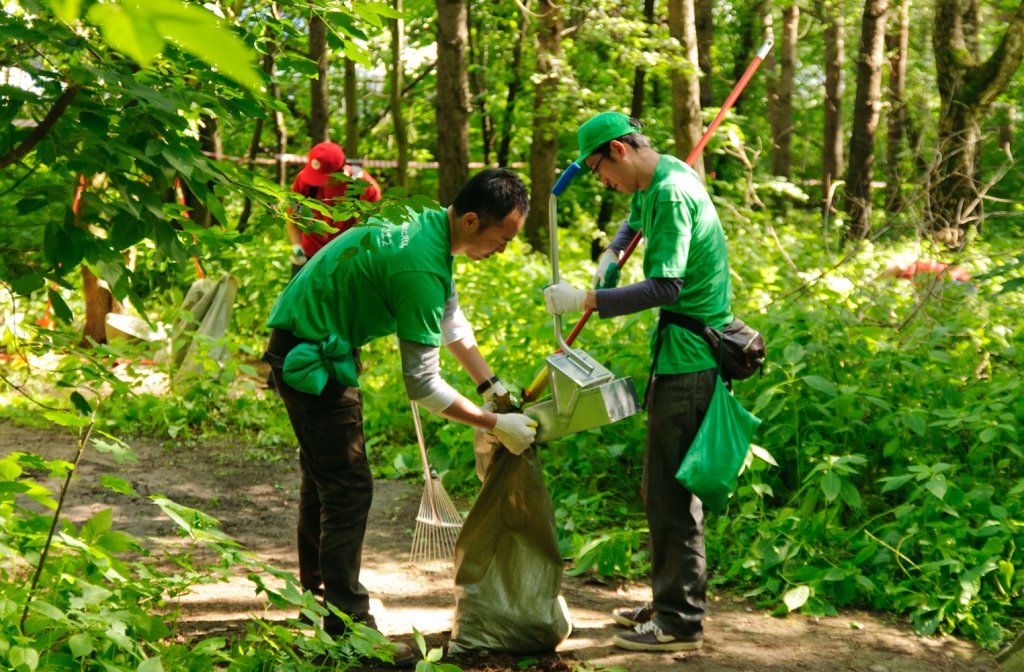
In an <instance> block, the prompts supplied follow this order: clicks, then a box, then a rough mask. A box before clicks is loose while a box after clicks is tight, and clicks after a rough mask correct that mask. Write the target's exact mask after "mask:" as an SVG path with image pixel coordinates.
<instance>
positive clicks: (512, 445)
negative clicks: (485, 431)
mask: <svg viewBox="0 0 1024 672" xmlns="http://www.w3.org/2000/svg"><path fill="white" fill-rule="evenodd" d="M491 431H492V433H493V434H494V435H495V436H496V437H498V440H499V441H501V443H502V445H504V446H505V447H506V448H508V452H510V453H512V454H513V455H522V454H523V451H524V450H526V449H527V448H529V447H530V446H531V445H532V444H533V440H534V438H536V436H537V421H536V420H534V419H533V418H531V417H529V416H526V415H523V414H522V413H499V414H498V421H497V422H495V423H494V429H493V430H491Z"/></svg>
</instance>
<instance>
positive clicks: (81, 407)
mask: <svg viewBox="0 0 1024 672" xmlns="http://www.w3.org/2000/svg"><path fill="white" fill-rule="evenodd" d="M70 398H71V403H72V404H73V405H74V407H75V408H77V409H78V412H79V413H81V414H82V415H92V406H90V405H89V402H88V401H86V400H85V397H83V396H82V394H81V393H80V392H72V393H71V397H70Z"/></svg>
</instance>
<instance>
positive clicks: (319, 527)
mask: <svg viewBox="0 0 1024 672" xmlns="http://www.w3.org/2000/svg"><path fill="white" fill-rule="evenodd" d="M299 342H300V341H299V340H298V339H296V338H295V337H294V336H293V335H292V334H290V333H289V332H286V331H281V330H279V329H275V330H274V331H273V332H272V333H271V337H270V345H269V346H268V348H267V354H266V355H265V359H266V360H267V361H269V362H270V365H271V370H272V372H273V375H274V378H275V382H276V383H277V389H278V392H279V393H280V395H281V399H282V400H283V401H284V405H285V408H286V409H287V410H288V418H289V419H290V420H291V423H292V429H293V430H294V431H295V437H296V438H297V439H298V441H299V466H300V470H301V474H302V482H301V486H300V490H299V524H298V546H299V580H300V582H301V584H302V587H303V588H305V589H307V590H311V591H314V592H317V591H318V590H319V588H320V586H321V584H322V585H323V593H324V601H325V602H327V603H330V604H333V605H334V606H335V607H337V608H338V609H339V610H341V611H343V612H345V613H346V614H348V615H350V616H352V617H353V618H354V619H355V620H358V621H363V622H366V623H368V624H369V625H374V622H373V619H372V617H371V616H370V597H369V594H368V593H367V591H366V588H365V587H364V586H363V585H362V584H361V583H360V582H359V571H360V567H361V564H362V555H363V538H364V537H365V536H366V519H367V515H368V514H369V511H370V503H371V501H372V499H373V476H372V474H371V472H370V464H369V462H368V461H367V459H366V450H365V442H364V439H363V402H362V396H361V395H360V393H359V390H358V389H357V388H354V387H345V386H343V385H341V384H340V383H338V382H336V381H333V380H329V381H328V383H327V386H326V387H325V388H324V390H323V392H321V393H320V394H319V395H314V394H307V393H305V392H300V391H299V390H296V389H295V388H293V387H292V386H291V385H288V384H287V383H286V382H284V378H283V376H282V370H281V366H282V364H283V360H284V357H285V355H287V354H288V352H289V351H290V350H291V349H292V347H294V346H295V345H296V344H298V343H299ZM356 366H357V368H358V366H359V359H358V355H357V356H356ZM324 629H325V630H327V631H328V632H330V633H333V634H338V633H340V632H342V631H343V630H344V624H343V622H342V621H341V619H339V618H337V617H335V616H333V615H330V616H328V617H326V618H325V619H324Z"/></svg>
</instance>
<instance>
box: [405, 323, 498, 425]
mask: <svg viewBox="0 0 1024 672" xmlns="http://www.w3.org/2000/svg"><path fill="white" fill-rule="evenodd" d="M474 346H475V344H474ZM398 348H399V350H400V351H401V353H402V378H403V380H404V382H405V391H406V393H407V394H408V395H409V399H411V400H412V401H415V402H416V403H418V404H419V405H420V406H422V407H423V408H425V409H427V410H428V411H430V412H431V413H434V414H435V415H441V416H443V417H446V418H448V419H450V420H455V421H456V422H461V423H463V424H466V425H471V426H473V427H479V428H481V429H485V430H487V431H490V430H492V429H494V423H495V422H496V421H497V416H496V415H495V414H494V413H491V412H490V411H485V410H483V409H482V408H480V407H479V406H477V405H476V404H474V403H473V402H472V401H470V400H469V399H467V398H466V397H464V396H462V395H461V394H459V393H458V391H456V390H455V388H453V387H452V386H451V385H449V384H448V383H447V382H446V381H445V380H444V379H443V378H442V377H441V367H440V359H441V351H440V349H439V348H435V347H433V346H429V345H424V344H422V343H416V342H415V341H407V340H405V339H399V340H398ZM477 356H478V357H479V358H480V361H481V362H482V361H483V357H482V356H480V355H479V351H477ZM484 366H486V364H485V365H484ZM489 370H490V369H488V371H489ZM471 375H472V374H471ZM484 380H486V379H484Z"/></svg>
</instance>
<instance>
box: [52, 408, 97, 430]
mask: <svg viewBox="0 0 1024 672" xmlns="http://www.w3.org/2000/svg"><path fill="white" fill-rule="evenodd" d="M43 417H44V418H46V419H47V420H49V421H50V422H52V423H54V424H55V425H60V426H61V427H85V426H86V425H88V424H89V418H83V417H82V416H80V415H76V414H75V413H68V412H66V411H47V412H46V413H43Z"/></svg>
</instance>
